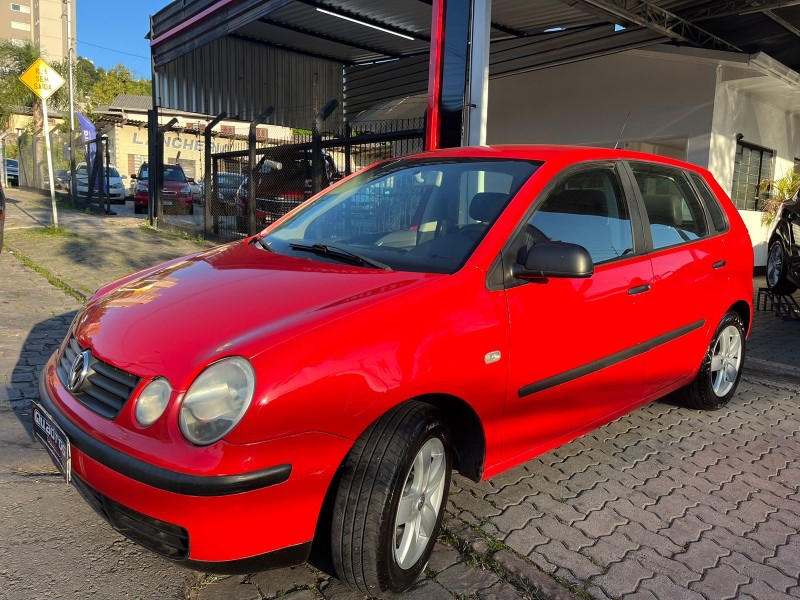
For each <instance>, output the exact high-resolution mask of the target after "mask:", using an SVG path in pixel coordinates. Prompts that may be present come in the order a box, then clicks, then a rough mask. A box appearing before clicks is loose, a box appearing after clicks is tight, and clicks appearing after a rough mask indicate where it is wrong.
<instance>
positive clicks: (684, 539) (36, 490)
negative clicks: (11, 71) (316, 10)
mask: <svg viewBox="0 0 800 600" xmlns="http://www.w3.org/2000/svg"><path fill="white" fill-rule="evenodd" d="M17 198H19V200H17ZM14 199H15V200H17V202H14V203H12V204H11V206H10V209H9V225H10V226H11V227H10V229H9V230H7V232H6V243H7V244H9V245H11V246H12V247H14V248H15V249H17V250H19V251H20V252H22V253H23V254H24V255H25V256H26V257H27V258H28V259H29V260H31V261H32V262H33V263H34V264H38V265H40V266H46V267H47V270H49V271H50V272H51V274H52V273H54V274H56V275H57V277H56V279H57V283H58V282H60V283H63V284H65V287H67V289H70V290H73V291H78V292H83V293H88V292H90V291H92V290H93V289H94V288H96V287H98V286H99V285H101V284H103V283H106V282H108V281H110V280H112V279H114V278H116V277H118V276H121V275H122V274H124V273H126V272H127V271H130V270H134V269H138V268H141V267H144V266H147V265H148V264H150V263H152V262H156V261H158V260H164V259H166V258H170V257H172V256H175V255H178V254H182V253H188V252H192V251H196V250H197V249H198V248H199V246H198V245H197V244H196V243H195V242H192V241H189V240H185V239H181V238H177V237H174V236H165V235H162V234H158V233H153V232H150V231H147V230H144V229H141V228H139V227H138V223H139V221H135V220H133V219H129V220H127V222H126V218H125V217H115V218H113V219H102V218H98V217H93V216H87V215H83V214H81V213H64V212H62V214H61V217H62V221H64V222H65V223H67V225H68V226H69V227H70V229H72V230H73V231H74V232H75V233H76V234H77V237H78V238H79V239H78V240H77V241H76V240H75V239H72V238H54V237H53V236H43V235H42V234H41V233H40V232H37V231H36V230H35V229H33V228H34V227H35V226H36V225H37V224H36V222H35V220H34V219H36V218H38V219H39V220H40V221H41V222H44V223H46V222H47V218H48V216H47V212H46V210H45V209H46V203H43V202H40V201H38V200H37V199H36V198H35V197H27V196H23V195H18V196H16V195H15V197H14ZM14 211H16V212H14ZM37 211H38V212H37ZM15 215H16V216H15ZM113 228H116V230H114V229H113ZM101 238H102V239H101ZM148 261H150V263H148ZM87 282H89V283H87ZM756 285H761V279H758V280H756ZM79 305H80V303H79V302H78V301H76V300H74V299H73V298H71V297H69V296H67V295H65V294H64V293H63V292H62V291H61V290H59V289H57V288H56V287H53V286H52V285H50V284H49V283H47V280H46V279H45V278H44V277H42V276H41V275H40V274H37V273H34V272H33V271H31V270H29V269H27V268H25V267H23V266H22V265H21V263H20V262H19V260H18V259H15V258H14V257H13V256H12V255H11V254H9V253H7V252H3V253H2V254H0V307H2V311H3V318H2V319H0V456H2V457H3V458H2V460H1V461H0V590H3V591H2V592H0V596H2V597H8V598H20V599H22V598H33V597H37V598H39V597H52V598H61V597H63V598H67V597H69V598H80V597H89V596H91V597H95V598H119V597H138V598H193V599H197V600H215V599H220V600H221V599H234V600H235V599H262V598H277V597H283V598H293V599H295V600H304V599H306V598H308V599H311V598H320V597H322V598H336V599H339V598H343V599H350V598H352V599H356V598H361V596H360V595H358V594H355V593H353V592H352V591H350V590H349V589H348V588H346V587H345V586H344V585H343V584H341V583H340V582H339V581H337V580H336V579H335V578H333V577H331V575H330V574H329V573H330V569H329V568H328V566H327V565H326V564H325V563H324V560H323V559H317V560H315V561H313V564H314V566H309V565H301V566H298V567H294V568H291V569H280V570H276V571H269V572H265V573H256V574H251V575H248V576H243V577H237V576H235V577H222V578H219V577H212V576H204V575H199V574H195V573H193V572H191V571H187V570H184V569H182V568H179V567H176V566H173V565H172V564H170V563H167V562H165V561H162V560H161V559H158V558H157V557H155V556H153V555H152V554H150V553H149V552H147V551H144V550H140V549H139V548H138V546H136V545H135V544H133V543H131V542H128V541H127V540H124V539H123V538H121V537H120V536H118V535H117V534H116V533H114V532H113V531H112V530H111V529H110V527H108V526H107V525H106V524H105V523H104V522H103V521H102V520H101V519H100V518H99V517H97V516H96V515H95V514H94V513H92V512H91V510H90V509H89V508H88V506H87V505H86V504H85V503H84V502H83V500H81V499H80V498H79V496H78V494H77V493H76V492H75V490H73V489H71V488H68V487H66V486H64V484H63V481H62V480H59V479H58V478H57V477H55V476H54V471H53V468H52V467H51V465H50V462H49V459H48V457H47V455H46V454H45V452H44V450H42V449H40V447H39V446H38V444H36V443H34V442H32V441H31V439H30V437H29V433H28V431H29V425H28V422H27V420H26V419H29V409H28V402H29V400H30V399H31V398H35V397H36V394H37V393H38V392H37V390H36V386H35V384H34V377H35V375H36V374H37V373H38V371H39V369H40V368H41V365H42V364H43V363H44V361H45V360H46V358H47V356H48V355H49V354H50V353H51V352H52V350H53V348H54V347H55V345H56V344H57V343H58V342H59V341H60V340H61V338H62V336H63V335H64V332H65V331H66V328H67V326H68V324H69V322H70V320H71V318H72V315H73V314H74V311H75V310H77V308H78V307H79ZM798 329H800V322H787V321H783V320H781V319H778V318H776V317H774V316H773V315H772V314H771V313H768V312H761V313H756V317H755V320H754V329H753V335H752V338H751V341H750V343H749V344H748V352H749V353H750V356H751V357H754V358H755V359H756V360H754V361H752V362H751V363H750V364H751V365H755V366H754V367H752V368H751V367H748V370H746V372H745V378H744V379H743V381H742V384H741V386H740V388H739V393H738V394H737V396H736V397H735V398H734V400H733V401H732V402H731V404H730V405H729V406H728V407H726V408H725V409H723V410H721V411H717V412H711V413H704V412H699V411H693V410H688V409H684V408H680V407H678V406H676V405H674V404H672V403H671V402H670V401H669V399H666V400H663V401H659V402H655V403H653V404H650V405H648V406H645V407H643V408H641V409H639V410H637V411H635V412H633V413H632V414H630V415H627V416H625V417H622V418H620V419H618V420H616V421H614V422H613V423H610V424H609V425H606V426H605V427H603V428H600V429H599V430H597V431H595V432H593V433H591V434H588V435H586V436H584V437H582V438H580V439H578V440H575V441H573V442H571V443H569V444H567V445H564V446H562V447H560V448H558V449H556V450H554V451H552V452H549V453H547V454H545V455H543V456H541V457H539V458H537V459H535V460H532V461H529V462H527V463H525V464H524V465H522V466H520V467H517V468H515V469H512V470H511V471H508V472H506V473H503V474H501V475H499V476H498V477H495V478H494V479H492V480H490V481H487V482H482V483H480V484H475V483H472V482H470V481H468V480H465V479H464V478H461V477H458V476H456V477H454V479H453V489H452V491H451V497H450V501H449V503H448V514H447V519H446V530H445V532H444V534H443V535H442V537H441V538H440V541H439V543H438V544H437V546H436V549H435V551H434V554H433V557H432V559H431V561H430V563H429V565H428V568H427V569H426V577H425V578H424V579H422V580H421V582H420V583H419V584H418V585H417V586H416V587H415V588H413V589H412V590H411V591H410V592H409V593H408V594H406V596H408V597H410V598H412V599H413V598H425V599H427V598H432V599H437V598H452V597H454V596H455V597H459V598H461V597H477V598H550V599H551V600H560V599H562V598H564V599H566V598H575V597H583V598H587V597H591V598H597V599H602V600H605V599H607V598H626V599H637V600H638V599H641V600H645V599H646V600H652V599H659V600H672V599H681V600H682V599H688V600H691V599H695V598H697V599H706V600H721V599H724V598H737V599H739V598H742V599H749V598H752V599H755V600H772V599H773V598H774V599H781V598H800V533H798V525H799V524H800V460H798V458H797V457H798V455H800V404H799V403H798V400H799V399H800V377H799V376H798V371H797V369H796V368H795V367H798V366H800V361H798V360H797V359H798V357H800V335H798ZM767 362H770V363H776V362H777V363H778V364H779V365H781V366H779V369H778V370H779V371H780V372H781V373H784V374H785V376H784V377H777V378H773V377H772V373H773V372H774V369H773V371H765V370H763V369H761V368H760V367H761V366H763V365H765V364H766V363H767Z"/></svg>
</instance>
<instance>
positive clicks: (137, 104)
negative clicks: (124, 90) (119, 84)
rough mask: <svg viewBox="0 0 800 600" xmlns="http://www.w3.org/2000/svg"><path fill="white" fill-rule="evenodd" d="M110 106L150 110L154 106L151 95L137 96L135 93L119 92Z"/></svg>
mask: <svg viewBox="0 0 800 600" xmlns="http://www.w3.org/2000/svg"><path fill="white" fill-rule="evenodd" d="M108 108H116V109H122V110H143V111H148V110H150V109H151V108H153V99H152V98H151V97H150V96H136V95H134V94H119V95H118V96H117V97H116V98H114V100H113V101H112V102H111V104H109V105H108Z"/></svg>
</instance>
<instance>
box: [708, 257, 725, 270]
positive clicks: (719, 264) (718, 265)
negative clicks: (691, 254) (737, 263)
mask: <svg viewBox="0 0 800 600" xmlns="http://www.w3.org/2000/svg"><path fill="white" fill-rule="evenodd" d="M727 264H728V261H727V260H725V259H722V260H718V261H717V262H715V263H714V264H713V265H711V266H712V267H714V268H715V269H721V268H722V267H724V266H725V265H727Z"/></svg>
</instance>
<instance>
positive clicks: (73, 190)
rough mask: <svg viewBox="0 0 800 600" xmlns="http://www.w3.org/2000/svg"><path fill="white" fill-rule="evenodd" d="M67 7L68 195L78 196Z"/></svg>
mask: <svg viewBox="0 0 800 600" xmlns="http://www.w3.org/2000/svg"><path fill="white" fill-rule="evenodd" d="M64 4H66V5H67V65H68V66H67V80H68V83H67V85H69V195H70V196H72V197H73V198H76V197H77V196H78V192H77V185H78V182H77V181H76V180H75V103H74V99H73V94H74V86H73V81H72V68H73V63H74V62H75V40H74V39H73V37H72V0H64Z"/></svg>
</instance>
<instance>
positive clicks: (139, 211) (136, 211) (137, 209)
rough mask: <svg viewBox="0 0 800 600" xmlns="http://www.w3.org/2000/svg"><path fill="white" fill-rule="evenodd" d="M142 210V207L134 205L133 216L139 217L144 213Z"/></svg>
mask: <svg viewBox="0 0 800 600" xmlns="http://www.w3.org/2000/svg"><path fill="white" fill-rule="evenodd" d="M143 208H144V207H143V206H139V205H138V204H134V205H133V214H135V215H141V214H142V213H144V210H142V209H143Z"/></svg>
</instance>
